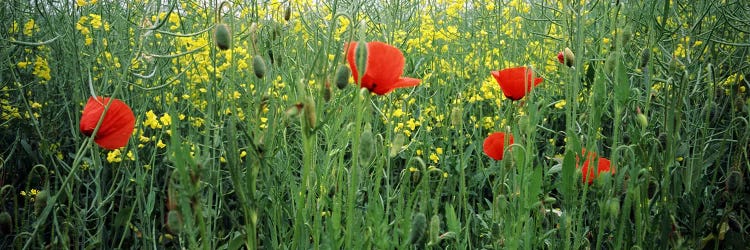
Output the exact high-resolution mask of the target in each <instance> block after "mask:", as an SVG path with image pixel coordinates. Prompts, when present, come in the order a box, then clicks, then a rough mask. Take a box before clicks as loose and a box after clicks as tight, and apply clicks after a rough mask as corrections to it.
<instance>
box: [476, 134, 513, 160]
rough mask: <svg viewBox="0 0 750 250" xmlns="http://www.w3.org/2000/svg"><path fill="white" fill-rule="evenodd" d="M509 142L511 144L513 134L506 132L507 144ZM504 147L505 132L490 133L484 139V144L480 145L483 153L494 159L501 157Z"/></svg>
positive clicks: (500, 158)
mask: <svg viewBox="0 0 750 250" xmlns="http://www.w3.org/2000/svg"><path fill="white" fill-rule="evenodd" d="M510 144H513V135H510V134H508V145H510ZM505 147H506V146H505V133H503V132H495V133H492V134H490V136H487V138H486V139H484V144H483V145H482V149H483V150H484V153H485V154H487V156H489V157H490V158H492V159H495V160H496V161H499V160H502V159H503V154H504V153H505Z"/></svg>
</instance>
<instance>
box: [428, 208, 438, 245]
mask: <svg viewBox="0 0 750 250" xmlns="http://www.w3.org/2000/svg"><path fill="white" fill-rule="evenodd" d="M439 235H440V216H438V215H437V214H435V215H433V216H432V218H431V219H430V242H429V243H428V244H437V243H438V241H439V240H440V239H439V238H438V236H439Z"/></svg>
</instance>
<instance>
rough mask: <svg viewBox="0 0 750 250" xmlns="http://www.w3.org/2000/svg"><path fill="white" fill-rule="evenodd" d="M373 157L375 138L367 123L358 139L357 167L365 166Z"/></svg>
mask: <svg viewBox="0 0 750 250" xmlns="http://www.w3.org/2000/svg"><path fill="white" fill-rule="evenodd" d="M374 157H375V136H374V135H373V134H372V127H371V126H370V124H369V123H368V124H366V125H365V128H364V131H362V134H361V135H360V137H359V165H360V166H363V167H364V166H367V165H368V164H370V161H372V158H374Z"/></svg>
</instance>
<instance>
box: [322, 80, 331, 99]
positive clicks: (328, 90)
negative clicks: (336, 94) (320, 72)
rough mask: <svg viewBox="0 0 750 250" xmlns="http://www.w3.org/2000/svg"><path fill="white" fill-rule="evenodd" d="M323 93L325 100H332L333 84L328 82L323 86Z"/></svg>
mask: <svg viewBox="0 0 750 250" xmlns="http://www.w3.org/2000/svg"><path fill="white" fill-rule="evenodd" d="M321 91H322V92H323V100H325V101H326V102H328V101H330V100H331V84H330V83H329V82H327V81H326V84H325V85H324V86H323V89H321Z"/></svg>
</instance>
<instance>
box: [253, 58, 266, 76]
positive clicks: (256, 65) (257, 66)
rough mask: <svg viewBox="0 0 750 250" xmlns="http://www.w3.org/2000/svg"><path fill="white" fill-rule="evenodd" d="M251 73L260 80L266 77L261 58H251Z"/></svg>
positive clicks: (264, 64)
mask: <svg viewBox="0 0 750 250" xmlns="http://www.w3.org/2000/svg"><path fill="white" fill-rule="evenodd" d="M253 73H255V76H257V77H258V78H261V79H263V77H264V76H265V75H266V63H265V62H263V58H262V57H260V56H259V55H255V56H253Z"/></svg>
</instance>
